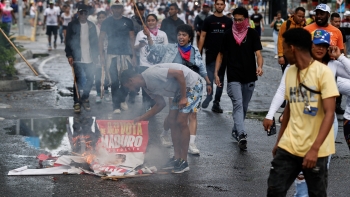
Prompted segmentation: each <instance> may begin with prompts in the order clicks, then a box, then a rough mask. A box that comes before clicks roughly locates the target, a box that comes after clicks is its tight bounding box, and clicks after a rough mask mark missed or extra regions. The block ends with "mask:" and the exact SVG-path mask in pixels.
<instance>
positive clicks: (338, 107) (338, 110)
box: [335, 104, 345, 114]
mask: <svg viewBox="0 0 350 197" xmlns="http://www.w3.org/2000/svg"><path fill="white" fill-rule="evenodd" d="M335 113H336V114H344V113H345V110H344V109H343V108H341V106H340V105H339V104H337V105H336V107H335Z"/></svg>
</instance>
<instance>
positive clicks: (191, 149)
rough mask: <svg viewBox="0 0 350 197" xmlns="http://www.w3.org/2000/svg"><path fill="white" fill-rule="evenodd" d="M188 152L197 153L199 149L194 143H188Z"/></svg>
mask: <svg viewBox="0 0 350 197" xmlns="http://www.w3.org/2000/svg"><path fill="white" fill-rule="evenodd" d="M188 153H190V154H192V155H199V150H198V148H197V146H196V144H195V143H190V145H189V146H188Z"/></svg>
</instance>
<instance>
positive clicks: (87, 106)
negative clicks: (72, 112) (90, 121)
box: [82, 100, 91, 111]
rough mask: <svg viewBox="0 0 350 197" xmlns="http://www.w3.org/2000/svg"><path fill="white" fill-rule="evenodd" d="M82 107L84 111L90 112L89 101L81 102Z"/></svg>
mask: <svg viewBox="0 0 350 197" xmlns="http://www.w3.org/2000/svg"><path fill="white" fill-rule="evenodd" d="M82 105H83V107H84V109H85V110H86V111H90V110H91V109H90V103H89V100H85V101H83V102H82Z"/></svg>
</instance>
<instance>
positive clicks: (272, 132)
mask: <svg viewBox="0 0 350 197" xmlns="http://www.w3.org/2000/svg"><path fill="white" fill-rule="evenodd" d="M275 134H276V122H275V117H273V123H272V125H271V127H270V131H267V136H271V135H275Z"/></svg>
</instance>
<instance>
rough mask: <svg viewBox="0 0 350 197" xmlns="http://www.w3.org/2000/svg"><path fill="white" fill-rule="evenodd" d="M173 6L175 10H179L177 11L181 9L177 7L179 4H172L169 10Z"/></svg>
mask: <svg viewBox="0 0 350 197" xmlns="http://www.w3.org/2000/svg"><path fill="white" fill-rule="evenodd" d="M171 6H173V7H174V8H175V9H177V10H178V9H179V7H178V6H177V4H176V3H172V4H170V5H169V8H170V7H171Z"/></svg>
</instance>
